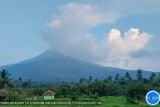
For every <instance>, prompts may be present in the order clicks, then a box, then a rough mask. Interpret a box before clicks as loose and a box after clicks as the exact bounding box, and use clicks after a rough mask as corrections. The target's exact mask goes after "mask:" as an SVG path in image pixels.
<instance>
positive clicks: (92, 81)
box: [0, 69, 160, 107]
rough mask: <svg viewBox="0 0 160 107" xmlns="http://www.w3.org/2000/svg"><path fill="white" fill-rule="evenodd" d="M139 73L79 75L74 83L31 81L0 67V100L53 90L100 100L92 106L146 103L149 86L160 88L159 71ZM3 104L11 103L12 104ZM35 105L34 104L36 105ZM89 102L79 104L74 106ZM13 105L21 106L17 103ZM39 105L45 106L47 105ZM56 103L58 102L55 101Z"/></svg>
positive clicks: (142, 105) (31, 96)
mask: <svg viewBox="0 0 160 107" xmlns="http://www.w3.org/2000/svg"><path fill="white" fill-rule="evenodd" d="M142 74H143V72H142V70H140V69H139V70H137V75H136V78H133V77H132V76H131V75H130V73H129V72H126V74H125V75H124V77H121V76H120V75H119V74H117V75H116V76H115V77H114V78H113V77H111V76H108V77H106V78H105V79H104V80H98V79H97V78H93V77H92V76H89V77H88V78H81V79H80V80H79V82H75V83H73V82H71V83H67V82H54V83H37V82H32V80H31V79H29V80H25V81H23V79H22V78H19V79H18V80H13V79H11V78H10V75H9V73H8V72H7V71H6V70H2V71H0V101H22V100H31V101H33V100H38V101H43V93H44V92H46V91H48V90H52V91H54V92H55V93H56V95H55V98H56V99H55V100H62V99H65V100H66V99H67V100H70V101H77V100H84V99H87V100H101V101H102V105H97V106H95V107H148V106H147V104H145V95H146V93H147V92H148V91H150V90H156V91H159V92H160V75H156V74H155V73H151V75H150V77H149V78H143V76H142ZM3 106H4V105H3ZM5 106H6V107H14V106H13V105H12V106H9V105H8V106H7V105H5ZM34 106H35V107H36V105H34ZM40 106H42V105H40ZM73 106H74V105H73ZM88 106H89V105H87V106H85V105H84V106H79V105H78V106H76V107H88ZM92 106H93V105H92ZM15 107H21V106H20V105H16V106H15ZM26 107H32V106H31V105H28V106H26ZM42 107H47V105H45V106H44V105H43V106H42ZM58 107H61V106H59V105H58ZM63 107H68V106H63ZM155 107H156V106H155ZM157 107H158V106H157Z"/></svg>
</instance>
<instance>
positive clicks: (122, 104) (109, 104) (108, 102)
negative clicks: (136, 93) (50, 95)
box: [0, 96, 160, 107]
mask: <svg viewBox="0 0 160 107" xmlns="http://www.w3.org/2000/svg"><path fill="white" fill-rule="evenodd" d="M100 100H101V101H102V105H95V106H93V105H91V106H89V105H65V106H60V105H0V107H151V106H149V105H147V104H146V103H145V102H144V103H140V104H138V105H137V104H131V103H128V102H127V101H126V98H125V97H112V96H108V97H101V98H100ZM154 107H160V104H159V105H156V106H154Z"/></svg>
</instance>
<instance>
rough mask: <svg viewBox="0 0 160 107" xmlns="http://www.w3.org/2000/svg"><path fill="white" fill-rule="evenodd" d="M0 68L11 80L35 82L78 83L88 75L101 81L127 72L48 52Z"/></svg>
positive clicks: (132, 72) (133, 72)
mask: <svg viewBox="0 0 160 107" xmlns="http://www.w3.org/2000/svg"><path fill="white" fill-rule="evenodd" d="M2 68H6V69H7V70H8V71H9V72H10V73H11V76H12V77H13V78H19V77H22V78H23V79H29V78H30V79H32V80H35V81H57V80H61V81H78V80H79V79H80V78H81V77H89V76H90V75H92V76H93V77H96V78H100V79H102V78H105V77H107V76H109V75H111V76H113V77H114V76H115V74H116V73H119V74H120V75H124V74H125V72H126V71H127V70H123V69H118V68H111V67H106V68H105V67H101V66H99V65H96V64H91V63H87V62H83V61H80V60H77V59H74V58H71V57H68V56H64V55H61V54H59V53H57V52H50V51H46V52H44V53H42V54H41V55H39V56H37V57H35V58H33V59H29V60H26V61H23V62H20V63H17V64H12V65H7V66H3V67H1V69H2ZM130 73H131V75H133V76H134V77H135V71H130ZM147 75H149V73H148V72H146V73H145V76H147Z"/></svg>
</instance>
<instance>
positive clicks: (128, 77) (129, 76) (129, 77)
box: [125, 72, 132, 81]
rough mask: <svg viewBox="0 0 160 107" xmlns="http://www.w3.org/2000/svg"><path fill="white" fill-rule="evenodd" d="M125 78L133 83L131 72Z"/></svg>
mask: <svg viewBox="0 0 160 107" xmlns="http://www.w3.org/2000/svg"><path fill="white" fill-rule="evenodd" d="M125 78H126V80H127V81H131V80H132V77H131V75H130V74H129V72H126V74H125Z"/></svg>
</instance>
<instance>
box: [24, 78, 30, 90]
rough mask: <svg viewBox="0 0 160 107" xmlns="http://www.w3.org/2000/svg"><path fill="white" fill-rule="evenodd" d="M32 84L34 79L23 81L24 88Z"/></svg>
mask: <svg viewBox="0 0 160 107" xmlns="http://www.w3.org/2000/svg"><path fill="white" fill-rule="evenodd" d="M31 86H32V80H31V79H28V80H27V81H25V82H23V83H22V87H23V88H30V87H31Z"/></svg>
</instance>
